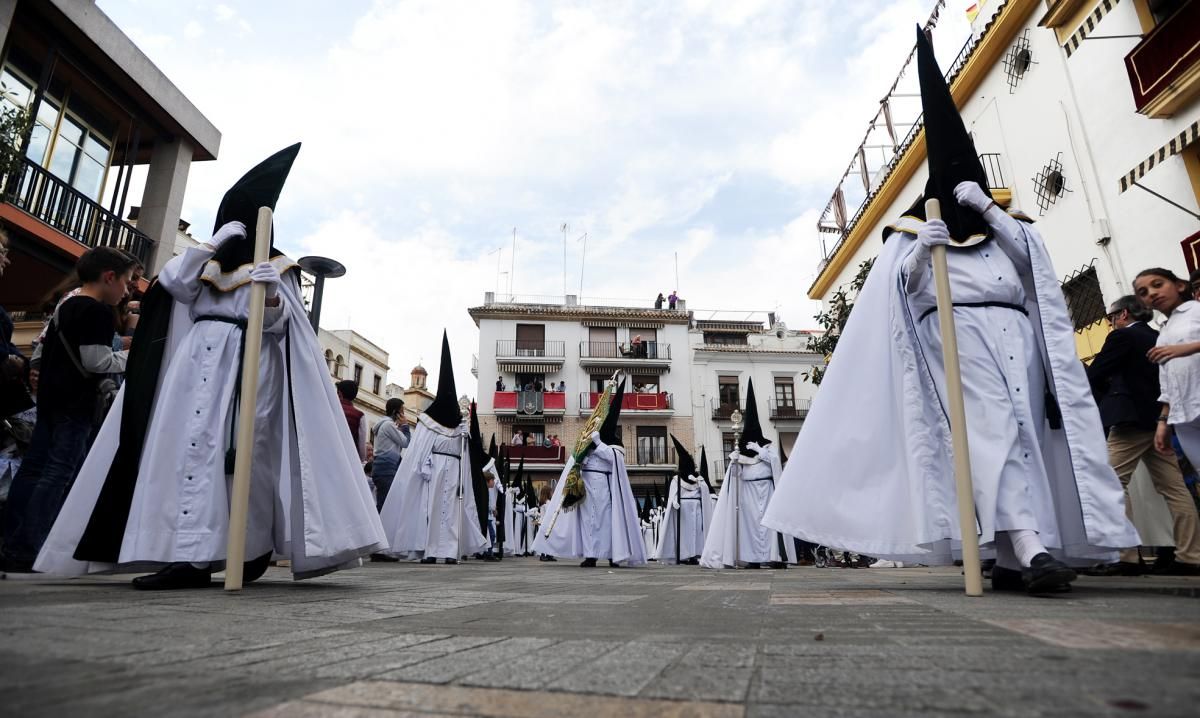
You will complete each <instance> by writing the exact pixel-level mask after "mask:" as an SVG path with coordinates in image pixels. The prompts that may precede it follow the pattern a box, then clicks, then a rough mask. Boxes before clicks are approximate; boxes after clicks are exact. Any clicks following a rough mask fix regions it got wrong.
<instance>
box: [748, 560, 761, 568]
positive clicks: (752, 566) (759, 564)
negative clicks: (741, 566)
mask: <svg viewBox="0 0 1200 718" xmlns="http://www.w3.org/2000/svg"><path fill="white" fill-rule="evenodd" d="M746 568H762V564H761V563H759V562H758V561H753V562H751V563H748V564H746Z"/></svg>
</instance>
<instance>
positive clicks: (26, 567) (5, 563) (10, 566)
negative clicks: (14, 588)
mask: <svg viewBox="0 0 1200 718" xmlns="http://www.w3.org/2000/svg"><path fill="white" fill-rule="evenodd" d="M0 573H37V571H34V570H33V561H18V560H16V559H12V558H8V557H7V556H5V557H4V558H0Z"/></svg>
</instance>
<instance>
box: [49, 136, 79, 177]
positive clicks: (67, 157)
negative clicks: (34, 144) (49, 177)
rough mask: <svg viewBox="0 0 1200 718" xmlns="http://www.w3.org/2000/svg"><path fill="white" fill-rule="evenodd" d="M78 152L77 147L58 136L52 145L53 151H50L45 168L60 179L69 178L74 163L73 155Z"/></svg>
mask: <svg viewBox="0 0 1200 718" xmlns="http://www.w3.org/2000/svg"><path fill="white" fill-rule="evenodd" d="M78 152H79V148H78V147H76V146H75V145H73V144H71V143H70V142H67V141H66V140H64V139H63V138H62V137H59V138H58V142H56V143H55V145H54V152H52V153H51V157H50V165H49V166H48V167H47V168H46V169H48V170H50V172H52V173H53V174H55V175H57V176H58V177H61V178H62V179H65V180H70V179H71V168H72V167H73V166H74V165H75V155H76V153H78Z"/></svg>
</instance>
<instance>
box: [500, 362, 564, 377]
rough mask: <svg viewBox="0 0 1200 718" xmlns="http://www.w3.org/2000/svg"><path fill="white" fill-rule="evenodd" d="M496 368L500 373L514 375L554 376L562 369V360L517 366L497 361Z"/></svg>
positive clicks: (513, 363) (514, 363) (516, 364)
mask: <svg viewBox="0 0 1200 718" xmlns="http://www.w3.org/2000/svg"><path fill="white" fill-rule="evenodd" d="M496 368H497V369H499V370H500V371H506V372H512V373H514V374H554V373H556V372H557V371H558V370H559V369H560V368H562V359H558V360H556V361H555V362H553V363H551V362H546V363H545V364H518V363H516V362H506V361H498V362H496Z"/></svg>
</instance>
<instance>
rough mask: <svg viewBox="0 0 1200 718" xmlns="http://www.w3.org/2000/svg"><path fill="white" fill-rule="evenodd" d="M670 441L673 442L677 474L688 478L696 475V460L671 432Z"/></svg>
mask: <svg viewBox="0 0 1200 718" xmlns="http://www.w3.org/2000/svg"><path fill="white" fill-rule="evenodd" d="M671 441H672V442H674V444H675V458H676V461H677V462H678V464H677V466H678V469H677V471H676V475H677V476H682V477H683V478H685V479H690V478H691V477H693V476H695V475H696V460H695V459H693V458H692V455H691V453H689V452H688V450H687V449H685V448H684V447H683V443H681V442H680V441H679V439H677V438H675V435H674V434H671Z"/></svg>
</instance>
